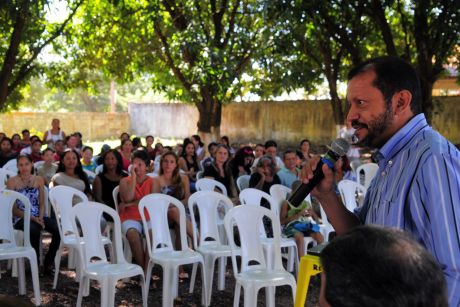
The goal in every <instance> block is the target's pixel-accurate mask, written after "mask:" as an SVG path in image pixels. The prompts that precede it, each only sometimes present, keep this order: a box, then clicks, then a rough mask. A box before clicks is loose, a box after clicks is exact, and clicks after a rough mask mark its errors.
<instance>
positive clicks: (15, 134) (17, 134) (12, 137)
mask: <svg viewBox="0 0 460 307" xmlns="http://www.w3.org/2000/svg"><path fill="white" fill-rule="evenodd" d="M15 136H17V137H18V138H19V140H20V139H21V136H20V135H19V133H14V134H13V135H12V136H11V140H13V139H14V137H15Z"/></svg>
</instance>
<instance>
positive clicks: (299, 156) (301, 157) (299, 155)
mask: <svg viewBox="0 0 460 307" xmlns="http://www.w3.org/2000/svg"><path fill="white" fill-rule="evenodd" d="M295 154H296V155H297V157H298V158H299V159H300V160H303V159H305V157H304V155H303V152H302V151H301V150H300V149H297V150H296V151H295Z"/></svg>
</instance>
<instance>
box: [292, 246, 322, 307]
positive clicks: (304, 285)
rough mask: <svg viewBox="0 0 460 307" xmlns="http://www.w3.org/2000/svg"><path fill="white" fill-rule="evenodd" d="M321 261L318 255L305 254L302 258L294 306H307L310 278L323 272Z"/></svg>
mask: <svg viewBox="0 0 460 307" xmlns="http://www.w3.org/2000/svg"><path fill="white" fill-rule="evenodd" d="M321 271H322V268H321V263H320V261H319V256H317V255H305V256H303V257H302V258H300V266H299V275H298V276H297V292H296V295H295V302H294V307H303V306H305V299H306V298H307V292H308V286H309V285H310V278H311V277H312V276H315V275H316V274H318V273H321Z"/></svg>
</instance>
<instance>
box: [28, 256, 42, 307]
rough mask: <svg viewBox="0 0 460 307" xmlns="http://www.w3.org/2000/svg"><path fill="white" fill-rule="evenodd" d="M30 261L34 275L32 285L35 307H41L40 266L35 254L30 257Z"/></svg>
mask: <svg viewBox="0 0 460 307" xmlns="http://www.w3.org/2000/svg"><path fill="white" fill-rule="evenodd" d="M28 259H29V263H30V271H31V274H32V285H33V288H34V296H35V305H36V306H40V305H41V299H40V283H39V280H38V264H37V257H36V255H35V252H34V253H33V254H32V255H31V256H30V257H28Z"/></svg>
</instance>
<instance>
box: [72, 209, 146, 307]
mask: <svg viewBox="0 0 460 307" xmlns="http://www.w3.org/2000/svg"><path fill="white" fill-rule="evenodd" d="M103 213H106V214H108V215H110V216H111V217H112V219H113V225H114V226H113V227H114V232H113V235H114V236H113V238H114V241H115V242H116V243H117V244H115V246H116V249H115V253H116V257H115V259H116V260H114V258H112V257H111V259H110V261H109V260H108V259H107V255H106V252H105V248H104V245H105V242H104V241H105V239H104V236H103V235H102V233H101V229H100V224H101V219H102V214H103ZM70 219H71V220H72V225H73V232H74V233H75V234H77V235H76V239H77V243H78V244H77V245H76V248H77V250H78V255H79V257H80V265H81V273H80V287H79V290H78V298H77V306H78V307H79V306H81V301H82V297H83V295H84V292H85V291H86V289H87V288H88V287H89V281H90V279H93V280H97V281H98V282H99V283H100V285H101V306H114V303H115V290H116V288H115V286H116V285H117V281H118V280H120V279H123V278H127V277H132V276H141V278H140V285H141V290H142V301H143V306H144V307H146V306H147V294H146V293H147V292H146V289H145V284H144V283H145V279H144V271H143V269H142V267H141V266H139V265H137V264H131V263H128V262H126V260H125V258H124V257H123V252H122V250H121V226H120V218H119V216H118V213H117V212H115V210H113V209H112V208H110V207H108V206H106V205H104V204H100V203H97V202H89V203H79V204H77V205H75V206H74V207H73V208H72V209H71V210H70ZM77 221H78V223H79V225H80V227H78V226H77ZM80 232H81V236H80V235H79V233H80Z"/></svg>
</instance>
